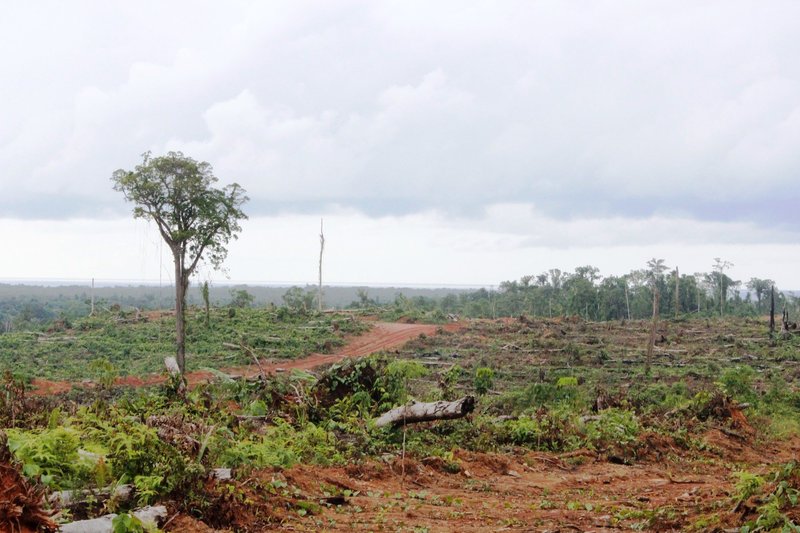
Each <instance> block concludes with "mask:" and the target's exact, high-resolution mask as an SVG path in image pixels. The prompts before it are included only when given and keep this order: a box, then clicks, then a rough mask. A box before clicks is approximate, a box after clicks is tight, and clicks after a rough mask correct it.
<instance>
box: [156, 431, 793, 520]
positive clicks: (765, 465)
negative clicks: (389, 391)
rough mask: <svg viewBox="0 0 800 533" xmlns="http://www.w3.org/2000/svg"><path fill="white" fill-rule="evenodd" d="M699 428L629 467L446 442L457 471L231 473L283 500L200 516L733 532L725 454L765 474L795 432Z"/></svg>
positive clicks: (390, 466)
mask: <svg viewBox="0 0 800 533" xmlns="http://www.w3.org/2000/svg"><path fill="white" fill-rule="evenodd" d="M709 437H711V438H709V439H705V440H706V442H708V444H709V450H708V451H707V452H703V453H702V454H696V455H695V454H690V453H687V452H685V451H684V452H682V453H680V452H679V453H678V455H672V456H671V458H670V459H669V460H664V459H663V458H662V459H655V458H653V459H648V460H644V461H641V462H638V463H636V464H634V465H621V464H612V463H609V462H607V461H604V460H602V459H601V458H598V457H596V456H595V455H594V454H592V453H590V452H588V451H585V452H583V453H574V452H573V453H569V454H562V455H557V454H551V453H542V452H527V453H523V452H519V453H516V454H506V455H498V454H485V453H473V452H467V451H463V450H457V451H455V455H454V462H455V463H457V464H458V467H459V468H460V471H459V472H456V473H452V472H448V471H447V470H448V469H447V468H445V467H446V466H447V465H445V463H444V461H443V460H442V459H441V458H436V457H430V458H426V459H422V460H421V461H416V460H414V459H411V458H406V460H405V462H403V461H402V460H401V458H400V457H396V456H387V457H386V458H385V460H383V461H377V460H370V461H366V462H364V463H360V464H354V465H349V466H344V467H311V466H304V465H298V466H295V467H292V468H290V469H287V470H284V471H277V470H263V471H257V472H253V473H251V474H250V475H249V476H248V479H247V481H244V482H238V481H237V482H233V483H237V484H240V485H241V489H242V490H243V491H245V492H248V491H250V490H252V488H253V487H254V486H255V484H254V483H256V482H261V483H262V484H263V483H269V482H270V481H271V480H273V479H274V480H281V481H284V482H286V483H287V484H288V487H289V489H288V491H287V493H288V494H294V496H293V497H292V498H294V500H293V504H294V505H291V503H292V502H287V501H286V500H285V499H281V498H278V497H276V496H271V495H269V494H268V493H265V491H260V492H258V491H255V492H253V498H254V501H253V502H251V504H250V505H251V507H250V508H249V509H245V508H241V509H240V512H235V510H228V512H229V513H233V515H234V516H236V517H238V518H241V521H238V520H237V521H236V523H235V524H232V523H231V522H228V521H226V520H224V519H223V520H214V517H212V516H209V517H207V520H209V521H210V522H211V523H212V524H214V523H215V522H216V525H217V526H218V527H220V528H221V529H218V530H211V531H227V530H228V529H227V528H231V527H232V526H233V529H235V530H241V531H264V530H268V529H280V530H286V531H407V532H413V531H426V532H429V533H432V532H446V531H459V532H465V533H466V532H484V531H551V532H555V531H562V532H567V531H617V532H618V531H634V530H635V531H642V530H645V531H686V530H695V531H697V530H701V531H725V530H728V529H731V528H734V529H733V530H738V528H736V526H738V525H741V524H742V522H743V520H744V519H745V518H747V519H752V517H745V516H744V514H743V513H744V512H745V511H735V510H734V509H733V507H734V506H733V505H732V504H731V503H730V502H731V496H732V494H733V493H734V492H735V491H734V487H733V485H734V482H735V476H732V475H731V464H732V463H734V464H737V465H739V466H740V467H741V468H743V469H747V470H750V471H753V472H759V473H766V472H768V471H769V470H771V469H774V468H775V467H776V465H781V464H783V463H785V462H788V461H790V460H793V459H794V458H796V457H797V454H798V452H800V439H799V438H793V439H792V440H789V441H783V442H772V443H767V444H758V445H756V444H753V443H748V442H743V441H740V440H737V439H735V438H732V437H730V436H727V435H724V434H722V433H714V434H713V435H709ZM650 444H651V445H653V446H655V447H656V448H657V447H658V443H655V442H653V443H650ZM662 444H664V445H665V446H666V447H665V449H664V450H662V451H664V452H668V453H670V454H672V453H673V452H672V450H671V446H670V445H669V444H668V443H666V442H664V443H662ZM743 450H744V451H746V453H745V454H744V456H746V457H747V460H744V461H743V460H742V459H741V457H742V453H741V452H742V451H743ZM653 451H654V452H657V451H658V450H656V449H654V450H653ZM220 492H221V493H222V494H224V493H225V491H220ZM248 493H249V492H248ZM332 495H340V498H339V499H338V501H336V502H335V503H338V504H340V505H326V502H327V501H331V500H330V497H331V496H332ZM343 502H344V503H343ZM287 503H290V505H287ZM304 503H305V504H304ZM342 503H343V504H342ZM253 507H258V508H259V509H261V510H264V511H266V512H268V513H269V514H270V515H271V516H270V518H269V521H268V522H265V521H264V515H263V514H262V515H261V517H260V518H255V514H254V513H253V512H252V508H253ZM298 509H301V510H302V512H298V511H297V510H298ZM248 511H249V514H248ZM245 516H249V517H250V518H249V519H245V518H244V517H245ZM217 519H219V517H217ZM202 526H203V525H202V524H201V523H198V522H194V521H193V520H191V519H182V520H180V521H175V523H174V524H171V525H170V527H167V528H166V529H167V531H179V532H189V531H201V530H202V531H206V532H208V531H209V530H208V529H201V527H202Z"/></svg>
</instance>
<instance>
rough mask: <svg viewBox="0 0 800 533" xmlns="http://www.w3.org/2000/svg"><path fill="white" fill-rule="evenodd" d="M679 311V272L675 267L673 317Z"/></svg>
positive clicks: (678, 313) (676, 316)
mask: <svg viewBox="0 0 800 533" xmlns="http://www.w3.org/2000/svg"><path fill="white" fill-rule="evenodd" d="M680 313H681V274H680V272H679V271H678V267H675V318H678V315H680Z"/></svg>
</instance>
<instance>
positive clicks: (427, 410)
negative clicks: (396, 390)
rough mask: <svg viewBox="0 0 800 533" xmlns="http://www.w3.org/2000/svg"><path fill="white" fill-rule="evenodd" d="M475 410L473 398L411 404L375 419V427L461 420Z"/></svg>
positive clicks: (466, 397)
mask: <svg viewBox="0 0 800 533" xmlns="http://www.w3.org/2000/svg"><path fill="white" fill-rule="evenodd" d="M473 410H475V398H474V397H473V396H464V397H463V398H461V399H460V400H456V401H454V402H445V401H439V402H430V403H411V404H408V405H401V406H400V407H395V408H394V409H392V410H391V411H387V412H385V413H383V414H382V415H381V416H379V417H378V418H376V419H375V426H376V427H379V428H380V427H384V426H388V425H390V424H395V425H404V424H413V423H415V422H428V421H430V420H452V419H454V418H462V417H464V416H466V415H468V414H469V413H471V412H472V411H473Z"/></svg>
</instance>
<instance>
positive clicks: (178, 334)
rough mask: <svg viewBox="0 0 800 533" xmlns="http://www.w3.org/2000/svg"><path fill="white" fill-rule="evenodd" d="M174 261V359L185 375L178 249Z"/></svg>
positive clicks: (183, 294)
mask: <svg viewBox="0 0 800 533" xmlns="http://www.w3.org/2000/svg"><path fill="white" fill-rule="evenodd" d="M172 255H173V256H174V259H175V348H176V352H175V359H176V360H177V361H178V368H180V369H181V373H182V374H185V373H186V285H187V284H186V281H187V280H186V274H185V272H184V270H183V257H182V256H181V253H180V250H179V249H177V248H176V249H173V250H172Z"/></svg>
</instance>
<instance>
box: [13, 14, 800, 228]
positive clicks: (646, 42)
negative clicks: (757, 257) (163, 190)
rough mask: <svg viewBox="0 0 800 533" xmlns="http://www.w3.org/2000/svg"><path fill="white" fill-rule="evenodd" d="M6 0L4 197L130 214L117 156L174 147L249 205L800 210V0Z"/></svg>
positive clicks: (620, 213)
mask: <svg viewBox="0 0 800 533" xmlns="http://www.w3.org/2000/svg"><path fill="white" fill-rule="evenodd" d="M42 6H45V7H42ZM11 11H13V13H11V14H10V15H9V16H8V17H4V21H2V22H0V34H1V35H3V36H2V37H0V39H2V40H3V42H2V43H0V44H2V46H0V59H2V62H3V64H4V65H8V68H7V69H6V70H5V72H4V77H5V78H6V83H4V84H3V85H4V91H6V92H7V94H4V98H3V99H2V100H0V115H2V116H3V117H4V120H3V122H2V123H0V168H2V169H3V172H2V175H0V184H2V189H3V195H2V197H0V215H2V216H5V217H21V218H66V217H74V216H91V215H94V216H99V214H106V213H109V212H116V213H122V212H124V211H125V210H127V209H128V206H125V205H124V203H123V202H122V199H121V198H120V197H119V195H117V194H116V193H114V192H113V191H112V190H111V188H110V183H109V177H110V174H111V172H112V171H113V170H115V169H116V168H120V167H123V168H129V167H131V166H133V165H134V164H136V162H137V161H138V160H139V154H140V153H141V152H143V151H145V150H147V149H152V150H154V151H155V152H162V151H165V150H169V149H180V150H184V151H185V152H186V153H188V154H190V155H192V156H193V157H197V158H199V159H204V160H207V161H209V162H211V163H212V164H213V165H214V167H215V169H216V171H217V174H218V175H219V176H220V178H222V179H223V181H227V180H234V179H235V180H236V181H238V182H240V183H241V184H242V185H243V186H244V187H245V188H246V189H247V190H248V192H249V193H250V196H251V198H252V202H251V204H250V206H249V209H250V212H251V213H252V214H269V213H275V212H286V211H294V212H313V211H314V210H315V209H321V208H324V206H329V205H333V204H335V205H342V206H349V207H352V208H356V209H358V210H361V211H362V212H365V213H368V214H371V215H374V216H377V215H383V214H400V213H409V212H415V211H424V210H429V209H437V210H439V211H442V212H450V213H455V214H457V215H458V216H466V215H471V216H473V217H477V218H479V217H480V215H481V214H482V213H484V211H485V209H486V208H487V206H490V205H493V204H502V203H508V202H513V203H527V204H530V205H535V206H536V209H537V211H538V212H541V213H543V214H544V215H547V216H549V217H551V218H555V219H559V220H581V219H589V220H595V219H602V218H608V217H627V218H632V219H648V218H651V217H653V216H659V217H675V218H678V219H681V220H683V219H697V220H703V221H711V222H713V221H720V222H740V223H750V224H756V225H759V226H761V227H767V226H772V225H775V226H780V228H781V229H782V231H783V233H781V235H782V237H781V239H783V238H784V237H785V232H786V231H797V230H794V229H793V228H792V226H796V225H797V224H796V223H797V222H798V221H800V220H798V215H797V214H796V212H797V211H796V209H794V206H795V205H797V201H798V200H800V191H799V190H798V187H797V185H796V176H797V175H798V171H800V151H798V150H797V146H800V63H798V62H797V61H796V57H797V56H798V52H800V42H798V41H797V39H796V38H795V31H796V30H795V27H794V21H795V20H797V19H798V16H800V4H797V3H794V2H772V3H769V4H763V3H755V2H719V3H696V2H663V3H647V4H642V3H639V2H629V3H625V2H597V3H592V4H585V3H578V2H576V3H565V2H559V3H553V4H547V3H536V4H531V3H530V2H518V3H517V2H508V3H503V4H501V5H498V4H496V3H476V4H470V5H464V4H463V3H456V2H453V3H445V2H437V3H434V4H431V3H415V2H402V3H391V2H389V3H371V2H336V3H327V2H319V3H314V2H312V3H303V4H300V3H296V2H286V3H273V2H271V3H260V2H252V3H251V2H239V3H232V4H227V3H226V4H225V7H224V8H223V7H222V6H221V4H220V5H217V4H214V3H208V4H205V5H200V4H197V3H194V2H193V3H187V4H184V5H181V4H177V3H170V4H168V5H166V6H165V5H163V4H161V3H158V4H157V3H150V4H148V3H145V4H144V5H142V6H139V5H137V6H136V9H133V8H129V9H126V8H124V7H119V6H118V8H113V9H112V8H110V7H107V6H105V5H103V4H99V3H85V4H80V5H78V6H75V5H72V4H71V5H69V6H67V5H62V4H61V3H51V4H37V5H35V6H21V5H20V6H15V7H13V8H11ZM43 11H44V12H46V13H43ZM155 11H158V15H157V16H155ZM44 15H46V16H44ZM759 235H760V236H762V237H763V238H766V239H770V233H769V232H761V233H759ZM776 238H777V237H776Z"/></svg>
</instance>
